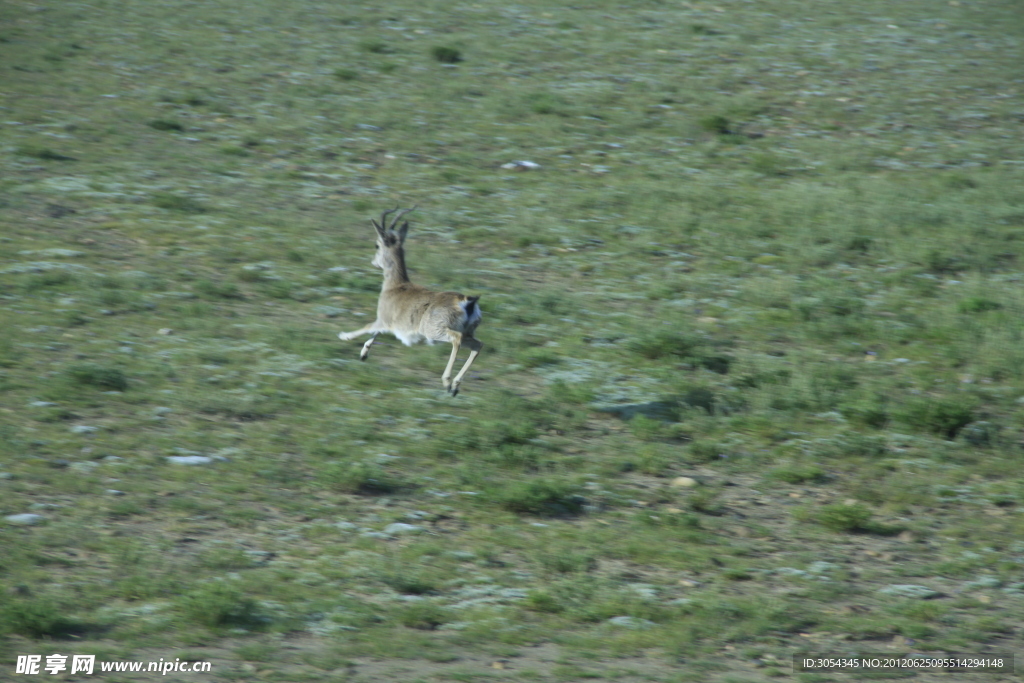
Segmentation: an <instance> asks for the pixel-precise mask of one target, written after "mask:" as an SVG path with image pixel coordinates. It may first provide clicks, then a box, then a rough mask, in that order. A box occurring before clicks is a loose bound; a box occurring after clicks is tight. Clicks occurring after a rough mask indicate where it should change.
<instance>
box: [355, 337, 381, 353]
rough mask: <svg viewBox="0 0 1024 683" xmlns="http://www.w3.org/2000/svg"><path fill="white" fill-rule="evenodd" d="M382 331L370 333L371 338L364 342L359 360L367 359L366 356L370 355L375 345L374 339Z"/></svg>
mask: <svg viewBox="0 0 1024 683" xmlns="http://www.w3.org/2000/svg"><path fill="white" fill-rule="evenodd" d="M378 334H380V332H374V333H373V334H371V335H370V338H369V339H367V340H366V343H365V344H363V350H362V351H360V352H359V360H366V357H367V356H369V355H370V347H371V346H373V340H374V339H376V338H377V335H378Z"/></svg>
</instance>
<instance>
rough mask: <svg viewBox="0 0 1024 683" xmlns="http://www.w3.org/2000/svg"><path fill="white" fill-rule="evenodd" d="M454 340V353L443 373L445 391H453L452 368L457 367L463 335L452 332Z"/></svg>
mask: <svg viewBox="0 0 1024 683" xmlns="http://www.w3.org/2000/svg"><path fill="white" fill-rule="evenodd" d="M450 339H451V342H452V355H451V358H449V359H448V367H446V368H445V369H444V374H443V375H441V384H443V385H444V388H445V391H451V386H452V382H451V380H452V368H454V367H455V357H456V356H458V355H459V347H460V346H461V345H462V335H461V334H458V333H452V334H451V337H450Z"/></svg>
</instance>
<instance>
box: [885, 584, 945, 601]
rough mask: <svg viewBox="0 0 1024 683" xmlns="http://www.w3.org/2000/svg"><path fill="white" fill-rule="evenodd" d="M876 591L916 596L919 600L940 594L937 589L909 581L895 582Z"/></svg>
mask: <svg viewBox="0 0 1024 683" xmlns="http://www.w3.org/2000/svg"><path fill="white" fill-rule="evenodd" d="M878 592H879V593H881V594H882V595H894V596H896V597H900V598H917V599H919V600H927V599H928V598H936V597H939V596H940V595H942V594H941V593H939V592H938V591H937V590H933V589H931V588H929V587H928V586H918V585H915V584H911V583H896V584H892V585H890V586H886V587H885V588H880V589H878Z"/></svg>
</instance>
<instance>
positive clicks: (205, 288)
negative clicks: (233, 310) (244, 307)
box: [194, 280, 245, 299]
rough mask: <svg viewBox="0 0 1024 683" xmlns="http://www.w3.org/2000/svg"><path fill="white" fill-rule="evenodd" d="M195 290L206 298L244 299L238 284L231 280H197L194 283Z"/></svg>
mask: <svg viewBox="0 0 1024 683" xmlns="http://www.w3.org/2000/svg"><path fill="white" fill-rule="evenodd" d="M194 287H195V290H196V292H197V293H199V294H200V295H201V296H203V297H206V298H207V299H244V298H245V297H244V296H242V292H241V290H239V289H238V285H236V284H234V283H231V282H213V281H212V280H199V281H198V282H196V284H195V285H194Z"/></svg>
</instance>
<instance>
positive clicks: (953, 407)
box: [897, 396, 976, 439]
mask: <svg viewBox="0 0 1024 683" xmlns="http://www.w3.org/2000/svg"><path fill="white" fill-rule="evenodd" d="M975 406H976V402H975V400H974V399H973V398H970V397H966V396H944V397H941V398H918V399H914V400H911V401H909V402H907V403H906V405H904V406H903V408H902V409H901V410H900V411H899V412H898V413H897V417H898V418H899V419H900V420H901V421H902V422H905V423H906V424H908V425H910V426H911V427H914V428H916V429H919V430H921V431H925V432H931V433H932V434H937V435H939V436H943V437H945V438H947V439H954V438H956V435H957V433H958V432H959V431H960V430H961V429H963V428H964V427H965V426H967V425H968V424H970V423H971V422H972V421H973V420H974V410H975Z"/></svg>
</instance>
